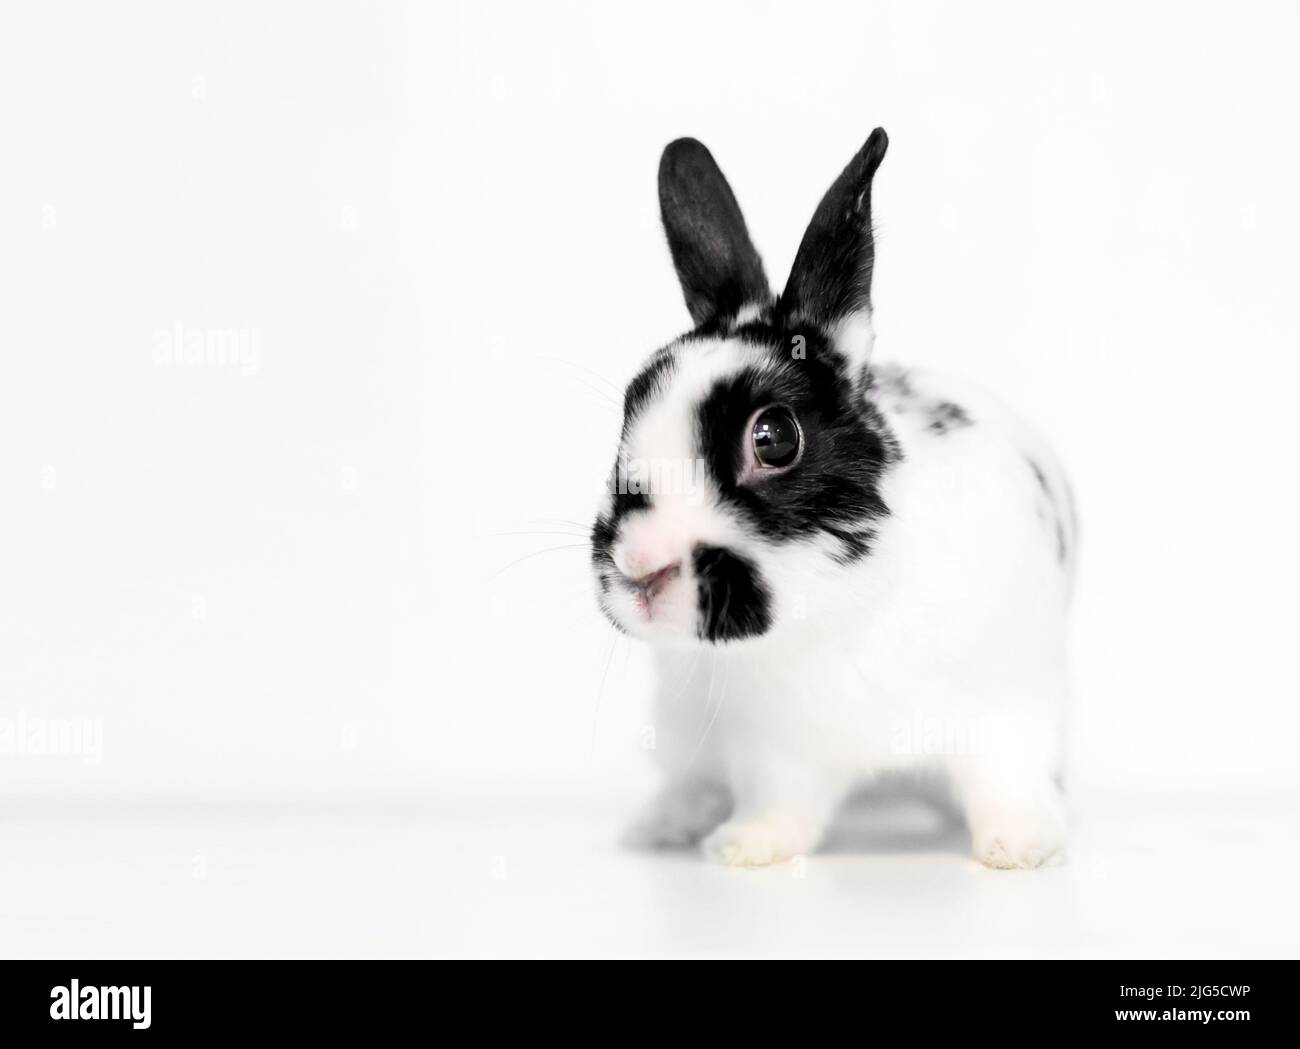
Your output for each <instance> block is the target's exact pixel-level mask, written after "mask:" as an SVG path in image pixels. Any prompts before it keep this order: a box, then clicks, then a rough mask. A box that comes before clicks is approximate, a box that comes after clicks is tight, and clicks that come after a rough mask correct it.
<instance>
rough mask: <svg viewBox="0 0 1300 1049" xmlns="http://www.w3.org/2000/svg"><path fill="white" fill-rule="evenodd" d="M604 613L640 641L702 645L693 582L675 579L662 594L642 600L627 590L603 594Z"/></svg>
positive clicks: (621, 588)
mask: <svg viewBox="0 0 1300 1049" xmlns="http://www.w3.org/2000/svg"><path fill="white" fill-rule="evenodd" d="M601 604H602V606H603V607H604V609H605V612H606V614H608V615H609V617H610V618H611V619H612V620H613V621H614V622H615V624H616V625H617V626H618V627H619V628H620V629H621V630H623V631H624V632H625V633H627V634H630V635H631V636H632V637H635V638H639V639H640V640H642V641H648V642H650V643H652V644H655V645H664V646H668V647H673V648H692V647H697V646H699V645H702V644H705V643H706V642H704V641H702V640H701V637H700V619H699V609H698V607H697V602H696V589H695V582H694V580H693V579H676V580H673V582H672V583H670V584H669V585H668V587H666V588H665V589H664V590H663V591H662V592H660V593H657V594H655V595H654V596H653V597H649V598H647V597H645V596H643V595H641V594H638V593H636V592H635V591H633V590H631V589H630V588H626V587H618V588H616V589H612V590H610V591H609V592H607V593H605V594H604V595H603V597H602V599H601Z"/></svg>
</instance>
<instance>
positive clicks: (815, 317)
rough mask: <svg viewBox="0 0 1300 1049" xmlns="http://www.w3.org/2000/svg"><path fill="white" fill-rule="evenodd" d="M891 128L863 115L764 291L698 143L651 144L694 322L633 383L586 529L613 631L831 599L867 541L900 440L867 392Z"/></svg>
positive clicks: (750, 626)
mask: <svg viewBox="0 0 1300 1049" xmlns="http://www.w3.org/2000/svg"><path fill="white" fill-rule="evenodd" d="M887 144H888V140H887V138H886V136H885V132H884V131H883V130H882V129H877V130H876V131H874V132H873V133H872V134H871V137H870V138H869V139H868V140H867V142H866V144H865V145H864V146H863V147H862V149H861V150H860V151H859V152H858V153H857V155H856V156H855V157H854V158H853V160H852V161H851V162H850V163H849V165H848V167H847V168H845V169H844V171H843V173H842V174H841V175H840V177H839V178H838V179H836V180H835V183H834V184H833V185H832V186H831V188H830V189H829V190H828V191H827V193H826V195H825V197H824V198H823V199H822V202H821V204H820V205H819V206H818V208H817V211H816V213H815V214H814V215H813V218H812V221H811V223H810V224H809V226H808V230H807V232H806V233H805V234H804V237H803V240H802V242H801V244H800V246H799V250H798V253H797V255H796V257H795V262H794V266H793V269H792V271H791V273H790V278H789V280H788V281H787V283H786V286H785V290H784V291H783V292H782V293H781V294H780V295H779V296H777V297H774V296H773V295H772V293H771V291H770V290H769V288H768V284H767V279H766V277H765V276H764V273H763V264H762V262H761V260H760V259H759V256H758V253H757V252H756V251H755V250H754V246H753V244H752V243H750V239H749V233H748V231H747V229H746V227H745V220H744V218H743V217H742V216H741V213H740V208H739V206H738V205H737V203H736V198H735V196H734V195H733V194H732V191H731V187H730V186H729V185H728V184H727V180H726V179H725V178H724V177H723V175H722V172H721V171H720V170H719V169H718V166H717V164H716V163H715V162H714V160H713V157H712V156H711V155H710V153H709V151H708V150H707V149H705V148H704V146H703V145H701V144H700V143H699V142H696V141H695V140H693V139H679V140H678V141H676V142H673V143H671V144H670V145H669V146H668V147H667V148H666V149H665V150H664V154H663V159H662V161H661V163H660V167H659V199H660V206H661V209H662V213H663V223H664V228H665V231H666V232H667V236H668V244H669V247H670V249H671V251H672V258H673V264H674V265H675V267H676V269H677V275H678V277H679V279H680V281H681V285H682V291H683V293H684V294H685V297H686V306H687V308H688V310H689V311H690V314H691V319H692V321H693V322H694V324H695V327H694V329H693V330H692V331H690V332H688V333H687V334H685V335H683V336H682V337H681V338H679V339H677V340H675V341H674V342H672V343H671V344H670V345H668V346H666V347H664V348H663V349H661V350H659V351H658V352H656V353H655V354H653V355H652V356H651V357H650V359H649V361H648V362H647V363H646V365H645V366H644V368H642V370H641V371H640V373H639V374H638V375H637V376H636V377H635V378H634V379H633V380H632V382H631V383H630V384H629V385H628V388H627V394H626V397H625V401H624V414H623V428H622V435H621V440H620V445H619V449H618V454H617V459H616V463H615V467H614V471H613V475H612V477H611V479H610V490H609V493H608V495H607V496H606V499H605V503H604V505H603V506H602V508H601V510H600V512H599V513H598V515H597V518H596V522H595V525H594V527H593V529H592V566H593V569H594V572H595V577H596V585H597V591H598V600H599V602H600V606H601V608H602V609H603V611H604V612H605V613H606V614H607V615H608V616H609V618H610V619H611V620H612V621H613V622H614V624H615V625H616V626H618V627H620V628H621V629H623V630H625V631H627V632H628V633H631V634H634V635H636V636H639V637H643V638H646V639H647V640H651V641H657V642H663V643H669V644H672V643H677V644H698V643H700V642H704V643H713V644H716V643H721V642H736V641H741V640H744V639H751V638H757V637H761V636H763V635H767V634H770V633H771V632H773V631H774V630H776V629H778V628H779V627H780V626H781V625H782V624H785V623H792V622H797V621H799V620H801V619H808V618H813V617H817V618H819V619H820V618H821V617H823V616H832V615H834V614H835V612H836V609H838V608H840V607H842V605H843V601H844V600H845V598H844V591H845V588H844V587H843V586H842V584H843V576H844V573H845V572H846V571H854V570H856V566H859V565H861V564H862V563H863V562H864V561H866V560H867V559H868V558H869V556H870V554H871V552H872V544H873V540H874V538H875V533H876V528H877V526H878V524H879V522H880V520H881V519H882V517H884V516H885V515H886V514H887V513H888V508H887V507H886V506H885V504H884V502H883V500H882V497H881V493H880V479H881V476H882V474H883V473H884V471H885V470H886V469H887V468H888V467H889V465H890V464H891V462H893V461H894V459H895V458H896V456H897V449H896V446H895V444H894V441H893V438H892V436H891V435H890V433H889V430H888V427H887V426H886V425H885V423H884V420H883V419H882V418H881V417H880V415H879V414H878V413H877V412H876V411H875V410H874V408H873V407H872V405H871V403H870V402H869V400H868V399H866V398H865V397H864V393H865V392H866V388H867V385H868V383H869V382H870V379H869V372H868V368H867V359H868V355H869V353H870V350H871V342H872V329H871V300H870V292H871V270H872V263H873V260H874V254H875V251H874V244H873V239H872V230H871V181H872V176H873V175H874V174H875V171H876V168H877V167H878V165H879V164H880V161H881V159H882V158H883V157H884V155H885V148H886V146H887Z"/></svg>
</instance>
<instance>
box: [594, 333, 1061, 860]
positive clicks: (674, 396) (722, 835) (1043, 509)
mask: <svg viewBox="0 0 1300 1049" xmlns="http://www.w3.org/2000/svg"><path fill="white" fill-rule="evenodd" d="M751 356H752V355H751V352H750V351H749V349H748V348H747V347H746V346H745V345H744V343H743V342H742V341H741V340H738V339H735V338H727V337H721V338H719V339H718V340H717V341H716V343H714V344H712V345H707V346H701V345H699V344H696V345H694V346H693V347H692V348H691V351H690V353H688V354H681V355H680V356H679V358H678V365H677V368H676V369H675V371H674V372H673V373H672V375H671V376H670V378H669V379H668V380H667V381H666V382H665V384H664V386H663V388H662V389H661V390H659V391H658V396H657V397H656V399H655V401H654V403H653V404H652V406H651V407H650V408H648V409H647V410H646V411H645V413H644V414H643V415H642V416H641V417H640V418H638V420H637V421H636V423H635V425H634V427H633V428H632V430H631V432H630V433H629V434H627V435H626V438H625V444H624V448H625V451H626V452H627V454H629V455H632V456H637V457H643V458H645V459H655V458H661V459H665V460H667V459H674V458H676V459H681V458H689V457H690V456H692V455H694V454H696V451H695V449H694V448H693V447H692V440H693V438H692V426H691V420H692V419H693V418H694V413H695V412H696V411H697V409H698V401H699V399H700V397H701V395H702V393H703V391H704V390H706V389H707V388H708V387H709V385H710V383H711V382H713V381H715V380H716V379H717V377H718V376H720V375H723V374H726V373H727V372H729V371H731V370H734V369H735V368H737V367H739V366H741V365H742V364H743V363H744V362H745V361H747V360H749V359H750V358H751ZM877 376H878V377H879V378H878V381H877V382H876V384H875V385H874V387H873V388H872V389H870V390H868V391H867V392H866V393H865V394H864V396H867V397H870V398H871V399H872V400H873V401H874V403H875V406H876V407H877V409H878V410H879V411H880V412H881V413H882V414H883V416H884V419H885V421H886V422H887V424H888V426H889V428H890V429H891V430H892V431H893V434H894V436H895V437H896V439H897V440H898V442H899V445H900V446H901V451H902V455H901V457H900V459H899V461H898V462H897V463H895V464H894V465H893V466H891V467H890V469H889V470H888V471H887V472H886V473H885V475H884V476H883V478H882V481H881V493H882V495H883V498H884V502H885V504H886V505H887V506H888V507H889V510H890V512H889V514H888V516H886V517H884V518H883V519H882V520H881V521H880V522H878V527H877V538H876V540H875V541H874V543H873V544H872V552H871V554H870V556H869V557H867V558H865V559H863V560H862V561H860V562H858V563H856V564H854V565H851V566H848V567H844V566H838V565H834V564H832V563H831V562H830V561H829V560H828V558H827V556H826V552H825V551H824V550H822V549H818V543H819V542H824V540H818V539H809V540H808V541H807V542H792V543H784V544H780V545H772V544H767V543H764V542H763V541H762V540H761V538H759V537H754V536H750V535H748V534H747V533H746V530H745V528H744V527H743V524H742V523H741V522H739V521H736V520H734V519H733V518H732V517H731V516H730V514H729V513H728V511H727V510H726V508H725V507H723V506H722V505H721V504H718V503H715V502H713V501H712V500H710V499H709V498H707V496H706V497H705V498H703V499H700V498H699V493H692V494H691V495H690V496H689V497H688V496H687V495H685V494H683V495H681V496H679V497H678V498H677V499H674V498H673V497H672V496H671V495H664V496H659V497H657V498H656V505H655V509H654V510H653V511H652V512H651V513H649V514H647V515H644V519H643V521H642V522H641V525H642V527H643V528H645V529H648V530H651V531H652V532H653V533H654V535H653V538H652V537H648V536H645V535H642V536H640V537H635V536H634V537H632V542H633V545H637V544H638V543H639V544H640V545H641V546H644V545H645V543H646V542H651V541H653V542H658V543H660V544H667V545H669V546H671V545H673V544H675V543H678V542H682V543H686V542H693V541H700V540H706V541H716V542H720V543H725V544H727V545H729V546H730V547H732V548H733V549H737V550H739V551H741V552H747V553H749V554H750V555H751V556H752V557H753V558H754V560H755V561H756V562H757V563H758V564H759V565H760V566H761V568H762V570H763V572H764V574H765V576H766V577H767V578H768V579H769V580H770V582H771V590H772V594H773V601H774V608H773V623H772V627H771V629H770V630H769V631H768V632H767V633H766V634H764V635H763V636H762V637H760V638H756V639H752V640H742V641H739V642H735V643H730V644H724V645H718V646H711V645H700V644H699V643H698V642H694V641H692V639H691V637H690V632H691V629H692V627H691V624H692V622H693V617H694V615H695V609H694V597H693V591H692V589H691V587H690V586H689V585H683V586H681V587H679V588H678V591H679V593H680V601H681V608H680V613H681V619H680V621H675V620H674V619H673V617H672V616H671V615H670V616H667V617H666V621H665V622H663V623H660V624H657V625H652V624H646V623H644V622H640V623H638V622H637V617H636V616H635V615H633V614H632V613H631V610H630V609H628V610H618V609H616V611H615V614H616V615H617V616H618V618H619V619H621V620H623V621H625V622H626V623H627V624H628V625H629V626H630V627H631V629H632V630H633V632H635V633H637V634H640V635H641V636H645V637H647V638H648V639H650V640H656V641H659V642H667V644H660V645H659V646H657V647H656V649H655V659H656V661H657V666H658V673H659V680H658V684H657V698H656V711H655V719H654V723H655V726H656V750H655V754H656V757H657V759H658V761H659V762H660V764H661V765H662V768H663V770H664V772H665V775H666V777H667V785H666V787H665V789H664V791H663V793H662V795H661V796H660V797H659V798H658V799H657V800H656V801H655V802H654V803H653V804H652V805H651V807H650V808H649V810H648V811H647V812H646V813H645V814H644V815H643V816H642V817H641V819H640V820H639V821H638V823H637V824H636V826H635V827H634V829H633V832H632V837H633V838H634V839H635V840H637V841H640V842H642V843H649V844H659V845H670V844H680V843H683V842H689V841H696V840H700V839H702V840H703V847H704V850H705V852H706V853H707V854H709V855H710V856H712V857H715V858H717V859H719V860H721V861H723V862H725V863H728V864H733V865H744V866H757V865H763V864H768V863H772V862H777V861H781V860H784V859H788V858H790V857H793V856H796V855H798V854H801V853H805V852H807V851H809V850H811V849H813V848H814V847H815V846H816V844H817V842H818V841H819V839H820V838H821V836H822V834H823V832H824V830H825V828H826V826H827V824H828V821H829V820H830V818H831V816H832V815H833V813H834V811H835V810H836V808H837V807H838V806H839V804H840V803H841V801H843V800H844V799H845V797H846V796H847V795H848V794H849V793H850V792H851V791H852V790H853V789H854V788H856V787H857V786H859V785H861V784H863V783H864V782H866V781H869V780H870V779H871V778H872V777H874V776H877V775H879V774H881V773H885V772H890V771H894V770H917V771H923V772H930V771H938V772H941V773H946V775H947V778H948V781H949V782H950V784H951V786H952V788H953V791H954V793H955V796H956V799H957V800H958V802H959V803H960V805H961V807H962V809H963V810H964V812H965V814H966V817H967V820H968V823H969V826H970V829H971V834H972V838H973V842H974V849H975V853H976V855H977V857H978V858H979V859H980V860H982V861H983V862H984V863H986V864H988V865H990V866H996V867H1034V866H1038V865H1040V864H1043V863H1046V862H1051V861H1054V860H1055V859H1056V858H1058V857H1059V856H1060V854H1061V852H1062V849H1063V845H1064V833H1065V813H1064V806H1063V799H1062V792H1061V788H1060V777H1061V772H1062V762H1063V752H1062V735H1063V722H1064V715H1065V707H1066V693H1067V681H1066V674H1065V651H1064V637H1065V631H1064V617H1065V612H1066V606H1067V603H1068V598H1069V591H1070V583H1071V576H1072V574H1073V557H1074V551H1075V549H1076V542H1075V538H1076V537H1075V534H1074V528H1075V526H1074V519H1073V512H1072V510H1071V509H1070V495H1069V491H1068V488H1067V485H1066V482H1065V479H1064V476H1063V474H1062V472H1061V470H1060V469H1059V467H1058V466H1057V465H1056V462H1055V459H1054V457H1053V456H1052V455H1051V453H1050V451H1049V450H1048V449H1047V448H1046V447H1045V445H1044V443H1043V441H1042V440H1041V439H1040V438H1039V437H1038V436H1037V435H1036V434H1035V433H1034V432H1033V431H1032V430H1031V429H1030V428H1029V427H1027V426H1026V425H1025V424H1024V423H1023V422H1022V421H1021V420H1020V419H1018V418H1017V417H1015V416H1014V415H1013V414H1012V413H1010V412H1009V411H1008V410H1007V409H1006V408H1005V407H1003V406H1002V405H1000V404H999V403H998V402H997V401H995V400H994V399H992V398H991V397H989V396H988V395H987V394H985V393H984V392H983V391H981V390H979V389H977V388H974V387H972V386H970V385H968V384H965V383H959V382H955V381H951V380H948V379H942V378H939V377H935V376H931V375H928V374H923V373H919V372H915V371H909V372H907V373H905V378H903V379H902V381H899V382H897V383H891V382H890V381H889V380H890V377H891V376H903V373H901V372H897V373H896V372H892V371H891V370H890V369H877ZM940 402H953V403H955V404H958V405H961V406H962V408H963V409H964V410H965V411H966V412H968V413H969V416H970V418H971V420H973V421H972V424H971V425H966V426H962V427H960V428H956V429H953V430H951V431H949V432H945V433H942V434H940V433H936V432H935V431H934V429H933V428H932V417H931V416H930V415H929V414H927V412H926V411H925V410H924V406H925V405H926V404H933V403H940ZM1035 466H1036V467H1037V469H1035ZM1049 500H1051V501H1052V502H1053V503H1054V505H1055V507H1056V513H1057V516H1056V517H1055V518H1054V517H1053V513H1052V506H1049V505H1047V503H1048V501H1049ZM623 538H624V540H625V542H626V541H627V539H628V537H627V536H624V537H623ZM627 600H630V599H627ZM674 600H676V598H674ZM620 611H626V618H625V616H624V615H623V614H620ZM674 641H679V642H681V644H680V645H674V644H673V642H674ZM724 817H725V819H724Z"/></svg>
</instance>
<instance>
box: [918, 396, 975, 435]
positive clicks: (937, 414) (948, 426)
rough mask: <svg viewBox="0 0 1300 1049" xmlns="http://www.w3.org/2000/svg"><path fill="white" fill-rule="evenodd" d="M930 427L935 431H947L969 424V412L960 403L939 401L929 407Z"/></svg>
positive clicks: (941, 432)
mask: <svg viewBox="0 0 1300 1049" xmlns="http://www.w3.org/2000/svg"><path fill="white" fill-rule="evenodd" d="M929 414H930V429H931V430H933V431H934V432H935V433H940V434H943V433H947V432H948V431H949V430H956V429H960V428H961V427H963V426H970V425H971V422H972V420H971V417H970V413H969V412H967V411H966V409H965V408H963V407H962V406H961V405H960V404H954V403H953V402H952V401H939V402H938V403H937V404H934V405H932V406H931V407H930V411H929Z"/></svg>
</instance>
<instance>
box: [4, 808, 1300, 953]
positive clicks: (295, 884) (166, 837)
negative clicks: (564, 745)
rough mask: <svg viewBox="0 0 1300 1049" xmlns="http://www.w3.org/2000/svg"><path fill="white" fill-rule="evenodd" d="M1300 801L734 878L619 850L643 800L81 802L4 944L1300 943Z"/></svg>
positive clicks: (13, 820) (288, 947)
mask: <svg viewBox="0 0 1300 1049" xmlns="http://www.w3.org/2000/svg"><path fill="white" fill-rule="evenodd" d="M1298 800H1300V799H1295V798H1289V799H1273V800H1272V801H1270V802H1268V803H1261V802H1258V801H1256V802H1237V803H1227V802H1218V803H1213V802H1207V801H1205V800H1199V799H1198V800H1180V801H1176V802H1168V801H1164V802H1161V801H1154V800H1143V799H1139V800H1132V799H1128V800H1124V801H1122V802H1121V801H1117V802H1114V803H1111V804H1105V805H1102V804H1093V805H1092V806H1091V807H1090V808H1089V809H1088V810H1087V811H1085V812H1084V813H1083V814H1082V815H1081V818H1080V825H1079V827H1078V829H1077V831H1076V834H1075V837H1074V841H1073V847H1072V854H1071V860H1070V862H1069V863H1068V864H1067V865H1065V866H1063V867H1060V868H1056V869H1049V870H1040V871H1026V872H1003V871H988V870H984V869H982V868H980V867H979V866H977V865H976V864H975V863H974V862H973V861H971V860H970V859H969V858H968V857H967V856H966V854H965V851H964V850H965V841H964V834H962V833H961V832H959V831H955V830H945V829H944V828H943V827H942V825H941V824H940V823H939V822H938V820H937V817H933V816H932V815H931V814H929V813H928V812H927V811H922V810H918V809H916V808H914V807H907V806H900V805H899V804H898V803H894V804H892V805H886V806H884V807H883V808H877V809H874V810H870V811H863V812H858V813H854V814H851V815H850V818H849V819H847V820H846V821H845V825H844V826H843V827H842V829H841V830H840V831H839V832H838V833H837V836H836V839H835V840H834V841H833V842H832V843H831V845H830V848H829V850H828V851H827V852H825V853H822V854H818V855H815V856H813V857H811V858H809V859H808V860H807V861H806V863H804V864H802V865H798V866H795V867H791V866H785V867H779V868H773V869H769V870H764V871H733V870H726V869H722V868H719V867H715V866H711V865H708V864H707V863H705V862H704V861H702V860H700V859H699V858H697V857H696V856H694V855H692V854H676V855H641V854H636V853H629V852H625V851H622V850H620V849H619V848H618V847H617V846H616V845H615V844H614V841H615V838H616V834H617V829H618V824H619V819H620V817H621V815H622V814H623V806H621V805H619V806H615V805H612V804H611V805H608V806H607V807H604V808H600V809H594V808H593V807H591V806H590V805H589V806H587V807H586V808H582V807H579V806H577V805H575V804H574V803H573V802H571V801H568V800H563V799H557V800H555V801H539V800H535V801H533V802H532V803H530V804H518V803H496V804H486V803H482V802H478V803H469V802H465V803H461V804H456V805H453V804H449V803H445V802H444V803H439V804H417V803H406V804H402V805H397V804H383V803H379V802H375V803H368V804H354V805H351V806H340V805H329V804H324V803H321V804H315V805H307V804H302V805H297V806H292V805H283V804H281V805H254V804H246V805H224V806H216V805H204V804H180V803H177V804H174V805H170V806H163V805H156V804H147V805H137V806H126V805H118V806H112V805H99V806H86V805H82V806H77V807H72V806H68V805H55V804H52V803H41V804H29V805H26V806H23V805H17V804H15V803H14V802H12V801H11V802H10V803H9V805H8V808H7V811H5V812H4V813H3V814H2V815H0V829H2V831H3V839H2V840H3V854H2V855H0V954H3V955H4V956H7V957H27V956H32V957H60V956H72V957H78V956H88V957H160V956H161V957H171V956H176V957H209V956H215V957H286V956H287V957H299V956H327V957H352V956H366V957H375V956H379V957H387V956H444V955H453V956H461V955H469V956H555V955H561V956H574V955H576V956H590V955H597V956H610V955H613V956H642V955H650V956H683V955H685V956H785V955H855V956H857V955H862V956H891V957H911V956H920V957H930V956H958V957H1000V956H1035V957H1115V956H1118V957H1126V956H1136V957H1238V956H1244V957H1254V956H1291V957H1294V956H1297V955H1300V908H1297V906H1296V891H1295V885H1296V868H1297V861H1298V860H1300V834H1298V833H1297V818H1296V813H1297V812H1300V805H1297V801H1298Z"/></svg>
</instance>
